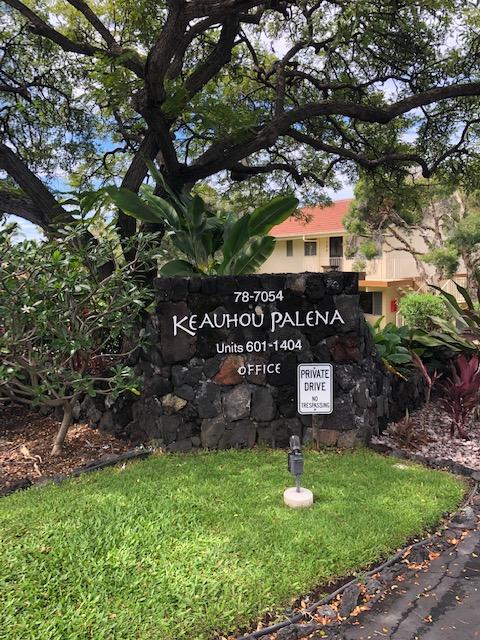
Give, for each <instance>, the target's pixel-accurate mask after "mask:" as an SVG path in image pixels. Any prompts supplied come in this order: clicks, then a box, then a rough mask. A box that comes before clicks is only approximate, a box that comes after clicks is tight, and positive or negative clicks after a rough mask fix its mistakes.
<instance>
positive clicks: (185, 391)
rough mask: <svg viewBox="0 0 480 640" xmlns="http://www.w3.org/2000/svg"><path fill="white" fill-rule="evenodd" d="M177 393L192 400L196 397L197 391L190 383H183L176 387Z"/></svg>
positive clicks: (185, 398) (189, 400) (180, 396)
mask: <svg viewBox="0 0 480 640" xmlns="http://www.w3.org/2000/svg"><path fill="white" fill-rule="evenodd" d="M175 395H176V396H178V397H179V398H183V399H184V400H188V402H192V401H193V399H194V398H195V391H194V389H193V387H191V386H190V385H189V384H181V385H180V386H179V387H175Z"/></svg>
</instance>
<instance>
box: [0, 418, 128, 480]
mask: <svg viewBox="0 0 480 640" xmlns="http://www.w3.org/2000/svg"><path fill="white" fill-rule="evenodd" d="M59 426H60V424H59V422H58V421H57V420H54V419H53V418H52V417H50V416H43V415H41V414H40V413H36V412H32V411H28V410H26V409H24V408H22V407H6V408H4V409H3V410H2V409H1V408H0V490H2V489H5V488H8V487H11V486H14V485H16V484H18V483H19V482H21V481H29V482H31V483H36V482H38V481H39V480H41V479H44V478H49V477H52V476H56V475H59V474H68V473H70V472H71V471H73V470H74V469H76V468H78V467H81V466H83V465H85V464H86V463H89V462H91V461H93V460H101V459H102V458H105V457H106V456H109V455H112V454H121V453H124V452H126V451H129V450H131V449H132V444H131V443H130V442H128V441H125V440H118V439H117V438H115V437H113V436H112V435H109V434H106V433H102V432H101V431H98V430H96V429H92V428H90V427H89V426H88V425H86V424H83V423H79V424H74V425H72V426H71V427H70V429H69V431H68V433H67V438H66V441H65V444H64V451H63V453H62V455H61V456H51V455H50V451H51V449H52V443H53V439H54V437H55V434H56V432H57V431H58V428H59Z"/></svg>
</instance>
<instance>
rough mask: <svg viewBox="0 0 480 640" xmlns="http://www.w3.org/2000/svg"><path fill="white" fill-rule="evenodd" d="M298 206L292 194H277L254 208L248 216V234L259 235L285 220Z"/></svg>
mask: <svg viewBox="0 0 480 640" xmlns="http://www.w3.org/2000/svg"><path fill="white" fill-rule="evenodd" d="M297 207H298V200H297V199H296V198H294V197H293V196H277V197H276V198H273V199H272V200H270V202H267V203H266V204H264V205H262V206H261V207H258V208H257V209H255V211H254V212H253V213H252V215H251V216H250V227H249V228H250V235H251V236H261V235H264V234H266V233H268V232H269V231H270V229H271V228H272V227H274V226H275V225H277V224H280V223H281V222H283V221H284V220H286V219H287V218H288V217H289V216H290V215H291V214H292V213H293V212H294V211H295V209H296V208H297Z"/></svg>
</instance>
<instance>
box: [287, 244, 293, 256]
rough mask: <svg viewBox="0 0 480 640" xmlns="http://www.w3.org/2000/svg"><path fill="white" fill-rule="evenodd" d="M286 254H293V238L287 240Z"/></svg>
mask: <svg viewBox="0 0 480 640" xmlns="http://www.w3.org/2000/svg"><path fill="white" fill-rule="evenodd" d="M287 256H293V240H287Z"/></svg>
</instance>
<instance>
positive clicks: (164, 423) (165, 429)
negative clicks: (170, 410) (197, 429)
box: [159, 416, 182, 445]
mask: <svg viewBox="0 0 480 640" xmlns="http://www.w3.org/2000/svg"><path fill="white" fill-rule="evenodd" d="M181 424H182V418H181V416H161V417H160V418H159V426H160V434H161V439H162V440H163V442H164V443H165V444H166V445H169V444H171V443H172V442H175V440H176V439H177V431H178V429H179V427H180V425H181Z"/></svg>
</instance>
